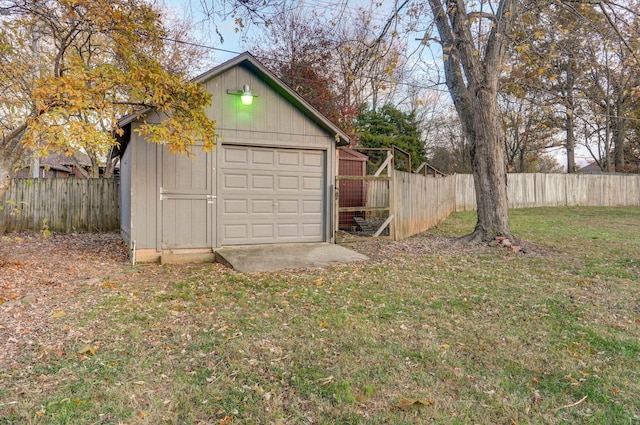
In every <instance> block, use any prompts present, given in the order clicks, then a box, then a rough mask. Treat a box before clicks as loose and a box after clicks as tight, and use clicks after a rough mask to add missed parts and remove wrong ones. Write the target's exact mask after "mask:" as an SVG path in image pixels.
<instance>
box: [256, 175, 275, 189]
mask: <svg viewBox="0 0 640 425" xmlns="http://www.w3.org/2000/svg"><path fill="white" fill-rule="evenodd" d="M273 181H274V176H273V175H267V174H254V175H252V176H251V188H252V189H258V190H265V189H266V190H269V191H272V190H273V189H274V185H273Z"/></svg>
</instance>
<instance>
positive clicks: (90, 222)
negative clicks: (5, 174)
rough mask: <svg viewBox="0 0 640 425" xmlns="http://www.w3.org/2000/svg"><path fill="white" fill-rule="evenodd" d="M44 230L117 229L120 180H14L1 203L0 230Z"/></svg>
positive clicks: (86, 230)
mask: <svg viewBox="0 0 640 425" xmlns="http://www.w3.org/2000/svg"><path fill="white" fill-rule="evenodd" d="M43 229H47V230H50V231H56V232H106V231H114V230H119V229H120V195H119V181H118V180H115V179H76V178H55V179H13V180H12V181H11V186H10V188H9V190H8V191H7V193H5V196H4V200H3V201H2V202H0V231H6V232H16V231H27V230H35V231H39V230H43Z"/></svg>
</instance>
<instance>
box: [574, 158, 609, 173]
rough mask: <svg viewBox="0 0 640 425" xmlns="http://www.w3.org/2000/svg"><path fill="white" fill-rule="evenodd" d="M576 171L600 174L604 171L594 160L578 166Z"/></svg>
mask: <svg viewBox="0 0 640 425" xmlns="http://www.w3.org/2000/svg"><path fill="white" fill-rule="evenodd" d="M577 172H578V173H584V174H602V173H604V171H602V168H600V166H599V165H598V163H597V162H596V161H591V162H590V163H589V164H587V165H585V166H584V167H582V168H579V169H578V171H577Z"/></svg>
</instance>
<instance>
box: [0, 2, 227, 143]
mask: <svg viewBox="0 0 640 425" xmlns="http://www.w3.org/2000/svg"><path fill="white" fill-rule="evenodd" d="M31 6H33V7H34V8H37V10H31V9H26V8H25V10H24V11H23V13H21V14H18V15H15V16H12V18H11V19H9V20H7V23H6V25H5V23H4V22H3V26H2V28H1V29H0V52H1V53H2V56H3V60H1V61H0V106H2V107H3V109H4V110H7V111H11V112H12V114H11V115H10V116H9V117H7V118H6V119H7V120H8V121H9V122H11V123H12V124H13V125H15V127H17V126H18V125H20V123H26V124H27V129H26V131H25V132H24V135H23V137H22V141H23V142H24V143H25V144H27V145H29V146H31V147H33V148H37V149H39V150H48V149H51V150H59V151H75V150H78V149H79V148H81V147H82V148H83V149H85V150H86V151H92V152H98V153H99V154H102V155H104V154H105V153H106V152H107V150H108V149H109V147H111V146H112V145H115V144H116V141H115V138H114V135H116V134H121V130H119V129H118V128H117V126H116V123H117V120H118V119H119V118H121V117H122V116H124V115H125V114H127V113H136V112H140V111H143V110H147V109H149V108H153V109H156V110H158V111H160V112H162V113H165V114H166V115H167V116H169V119H167V120H165V121H164V122H162V123H161V124H146V125H145V126H143V128H142V129H141V133H144V134H145V135H148V139H149V140H150V141H154V142H157V143H166V144H167V145H168V146H169V148H170V149H171V150H172V151H175V152H188V151H189V150H190V147H191V146H193V144H194V143H195V140H202V141H203V142H204V144H205V146H206V147H207V148H211V147H212V146H213V145H214V144H215V137H216V134H215V131H216V126H215V123H214V122H213V121H211V120H210V119H209V118H207V116H206V114H205V107H206V106H208V105H210V104H211V98H210V95H209V94H207V93H206V92H205V90H204V88H203V87H202V86H201V85H199V84H195V83H192V82H189V81H188V80H187V78H186V77H185V76H183V75H177V74H174V73H171V72H169V71H167V69H166V68H165V66H163V63H162V62H161V59H162V57H163V56H162V54H163V49H164V44H163V43H164V42H163V37H164V36H165V34H166V31H165V29H164V27H163V25H162V23H161V22H160V20H159V16H160V15H159V13H158V12H157V11H155V10H154V9H153V8H152V7H151V6H150V5H149V4H148V3H146V2H143V1H142V0H54V1H52V2H45V3H38V4H35V5H31ZM41 16H47V17H48V18H47V19H41V18H40V17H41ZM49 18H51V19H49ZM34 29H35V30H34ZM34 34H35V35H34ZM34 37H37V38H38V46H39V47H38V50H37V51H34V50H33V43H34V42H33V40H34Z"/></svg>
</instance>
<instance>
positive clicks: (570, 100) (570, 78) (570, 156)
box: [565, 65, 576, 173]
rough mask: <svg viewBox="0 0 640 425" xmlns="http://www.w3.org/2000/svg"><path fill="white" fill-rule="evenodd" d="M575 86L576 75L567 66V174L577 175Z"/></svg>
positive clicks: (570, 66)
mask: <svg viewBox="0 0 640 425" xmlns="http://www.w3.org/2000/svg"><path fill="white" fill-rule="evenodd" d="M574 84H575V75H574V74H573V68H572V65H569V66H567V95H566V98H565V110H566V118H565V126H566V131H567V173H575V171H576V154H575V149H576V140H575V133H574V127H575V122H574V117H573V111H574V110H575V109H574V108H575V98H574V96H573V86H574Z"/></svg>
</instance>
